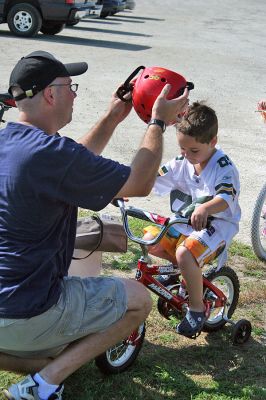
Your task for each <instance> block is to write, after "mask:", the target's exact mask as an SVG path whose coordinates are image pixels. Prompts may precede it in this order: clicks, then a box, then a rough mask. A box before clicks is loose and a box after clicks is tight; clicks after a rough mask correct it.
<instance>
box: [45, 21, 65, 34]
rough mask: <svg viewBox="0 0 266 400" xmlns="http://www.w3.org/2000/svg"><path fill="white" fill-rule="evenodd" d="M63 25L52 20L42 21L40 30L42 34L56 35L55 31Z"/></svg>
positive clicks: (61, 28) (62, 27)
mask: <svg viewBox="0 0 266 400" xmlns="http://www.w3.org/2000/svg"><path fill="white" fill-rule="evenodd" d="M64 27H65V24H63V23H58V22H57V23H56V22H53V21H43V24H42V27H41V29H40V31H41V32H42V33H43V34H44V35H56V34H57V33H59V32H61V31H62V30H63V29H64Z"/></svg>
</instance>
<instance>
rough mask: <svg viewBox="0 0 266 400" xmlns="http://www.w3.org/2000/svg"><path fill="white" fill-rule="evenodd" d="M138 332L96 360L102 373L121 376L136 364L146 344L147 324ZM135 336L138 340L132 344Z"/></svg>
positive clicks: (142, 325)
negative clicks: (144, 343) (120, 374)
mask: <svg viewBox="0 0 266 400" xmlns="http://www.w3.org/2000/svg"><path fill="white" fill-rule="evenodd" d="M136 331H137V332H136ZM136 331H134V332H132V334H131V335H130V336H129V337H128V338H127V339H126V340H123V341H121V342H119V343H117V344H116V345H115V346H113V347H111V348H110V349H108V350H107V351H106V352H105V353H102V354H100V355H99V356H98V357H96V358H95V364H96V366H97V367H98V368H99V370H100V371H101V372H102V373H104V374H106V375H110V374H119V373H121V372H124V371H126V370H127V369H128V368H129V367H130V366H131V365H132V364H133V363H134V362H135V360H136V358H137V356H138V354H139V352H140V350H141V347H142V345H143V342H144V337H145V331H146V328H145V322H144V323H143V324H141V325H140V326H139V327H138V330H136ZM136 333H137V335H136ZM133 336H137V338H135V339H134V341H133V343H132V337H133Z"/></svg>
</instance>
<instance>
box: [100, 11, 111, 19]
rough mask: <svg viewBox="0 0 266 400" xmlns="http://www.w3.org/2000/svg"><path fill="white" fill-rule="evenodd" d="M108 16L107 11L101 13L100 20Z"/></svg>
mask: <svg viewBox="0 0 266 400" xmlns="http://www.w3.org/2000/svg"><path fill="white" fill-rule="evenodd" d="M109 15H110V12H109V11H104V12H101V15H100V18H106V17H108V16H109Z"/></svg>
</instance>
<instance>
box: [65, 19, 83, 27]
mask: <svg viewBox="0 0 266 400" xmlns="http://www.w3.org/2000/svg"><path fill="white" fill-rule="evenodd" d="M79 22H80V20H78V21H71V22H67V23H66V26H75V25H77V24H78V23H79Z"/></svg>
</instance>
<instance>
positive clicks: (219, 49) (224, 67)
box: [0, 0, 266, 243]
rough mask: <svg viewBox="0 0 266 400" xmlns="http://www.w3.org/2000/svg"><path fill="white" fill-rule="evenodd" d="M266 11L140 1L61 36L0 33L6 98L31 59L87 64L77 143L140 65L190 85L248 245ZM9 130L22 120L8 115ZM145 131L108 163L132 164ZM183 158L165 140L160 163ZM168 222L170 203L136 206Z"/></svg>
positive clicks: (117, 141) (264, 132) (112, 152)
mask: <svg viewBox="0 0 266 400" xmlns="http://www.w3.org/2000/svg"><path fill="white" fill-rule="evenodd" d="M265 20H266V7H265V2H264V1H263V0H253V1H252V2H251V1H249V0H242V1H241V2H239V1H234V0H224V1H223V2H221V1H217V0H207V1H206V0H205V1H203V0H179V1H173V0H172V1H170V0H164V1H158V0H154V1H148V0H143V1H141V0H137V7H136V9H135V10H133V11H125V12H123V13H120V14H117V15H115V16H113V17H108V18H107V19H105V20H100V19H97V20H86V21H82V22H80V23H79V24H78V25H77V26H75V27H72V28H66V29H64V30H63V31H62V32H61V33H60V34H59V35H55V36H51V37H49V36H45V35H42V34H39V35H38V36H37V37H36V38H29V39H22V38H17V37H14V36H12V35H11V34H10V32H9V30H8V27H7V25H5V24H2V25H0V49H1V54H2V57H1V63H0V71H1V82H0V90H1V91H5V90H6V88H7V82H8V78H9V74H10V71H11V69H12V66H13V65H14V64H15V63H16V61H17V60H18V59H19V58H20V57H21V56H23V55H25V54H28V53H29V52H31V51H34V50H46V51H50V52H51V53H54V54H55V55H56V56H57V57H58V58H59V59H62V60H64V61H65V62H71V61H87V62H88V64H89V72H88V73H87V74H85V75H83V76H80V77H78V78H77V79H75V82H77V83H79V84H80V89H79V95H78V97H77V99H76V105H75V112H74V118H73V121H72V123H71V124H70V125H69V126H68V127H66V128H64V130H63V131H62V134H64V135H68V136H71V137H73V138H77V137H79V136H81V135H82V134H83V133H85V132H86V130H87V129H88V128H89V127H90V126H91V125H92V124H93V123H94V122H96V120H97V118H98V117H99V116H100V115H101V114H102V113H103V111H104V110H105V108H106V106H107V104H108V101H109V98H110V95H111V93H112V91H113V90H114V89H115V88H116V87H117V85H118V84H120V83H121V82H123V81H124V80H125V79H126V78H127V77H128V75H129V74H130V73H131V72H132V71H133V70H134V69H135V68H136V67H138V66H139V65H144V66H155V65H156V66H162V67H165V68H168V69H172V70H174V71H176V72H179V73H181V74H182V75H184V76H185V77H186V78H187V80H190V81H193V82H194V84H195V90H193V91H192V92H191V96H190V99H191V101H195V100H206V101H207V102H208V104H209V105H210V106H212V107H214V109H215V110H216V111H217V114H218V118H219V125H220V127H219V141H220V145H221V146H222V147H223V149H224V150H225V151H227V152H228V154H229V155H230V156H231V158H232V159H233V160H234V162H235V163H236V165H237V166H238V168H239V171H240V177H241V184H242V192H241V198H240V203H241V207H242V221H241V226H240V232H239V234H238V236H237V238H238V239H239V240H241V241H243V242H245V243H250V219H251V213H252V208H253V204H254V201H255V199H256V197H257V194H258V192H259V189H260V188H261V186H262V184H263V182H264V181H265V172H266V170H265V165H264V162H263V160H264V159H263V157H264V156H265V148H266V129H265V128H266V127H265V126H263V123H262V121H261V119H260V118H259V115H258V113H255V112H254V111H255V109H256V103H257V101H258V100H259V99H260V98H263V97H266V93H265V88H266V86H265V85H266V84H265V82H264V80H263V72H264V69H265V65H266V62H265V61H266V51H265V50H266V42H265V34H264V32H265ZM6 117H7V119H8V120H11V119H14V118H15V117H16V111H15V110H11V111H9V112H8V113H7V114H6ZM144 131H145V125H144V123H143V122H142V121H141V120H140V119H139V118H138V117H137V116H136V114H135V113H134V112H132V113H131V115H130V116H129V117H128V119H127V120H126V121H124V122H123V124H121V126H120V127H119V128H118V129H117V132H116V134H115V135H114V137H113V138H112V140H111V142H110V144H109V146H108V147H107V149H106V150H105V153H104V155H106V156H108V157H111V158H114V159H117V160H119V161H120V162H124V163H129V162H130V160H131V159H132V157H133V155H134V153H135V151H136V149H137V147H138V144H139V142H140V140H141V137H142V135H143V132H144ZM176 153H178V149H177V145H176V140H175V132H174V129H173V128H169V129H168V130H167V133H166V134H165V149H164V156H163V161H165V160H167V159H169V158H172V157H173V156H175V155H176ZM133 203H134V205H137V206H140V207H143V208H146V209H147V210H150V211H154V212H161V213H164V214H166V213H168V200H167V199H161V198H159V199H158V198H155V197H154V196H153V195H150V196H149V197H148V198H146V199H134V200H132V204H133Z"/></svg>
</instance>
